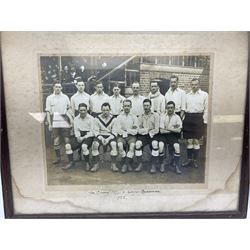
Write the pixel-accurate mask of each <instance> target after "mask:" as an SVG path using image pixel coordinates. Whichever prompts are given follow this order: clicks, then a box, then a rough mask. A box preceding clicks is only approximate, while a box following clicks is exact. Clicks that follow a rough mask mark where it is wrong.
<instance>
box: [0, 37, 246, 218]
mask: <svg viewBox="0 0 250 250" xmlns="http://www.w3.org/2000/svg"><path fill="white" fill-rule="evenodd" d="M1 43H2V64H3V76H4V91H5V93H4V94H5V105H6V120H7V129H8V142H9V155H10V170H11V185H12V186H11V188H12V196H13V214H12V215H13V216H25V215H31V216H39V215H44V216H45V217H46V216H49V215H54V216H56V215H57V216H58V215H59V216H62V217H64V216H65V217H67V214H68V215H69V214H71V215H72V216H74V214H75V215H76V216H80V217H81V216H84V215H89V216H95V215H97V216H98V215H102V214H106V215H107V216H112V214H120V215H121V216H122V215H124V216H125V215H127V216H129V214H133V213H136V214H137V215H138V216H140V215H144V216H146V215H147V214H152V213H154V214H157V215H159V216H160V215H161V214H162V215H167V214H168V213H169V212H172V213H177V214H180V216H181V214H191V213H193V214H194V216H195V214H196V213H197V214H199V213H200V214H204V215H206V214H209V213H211V212H218V213H227V212H230V211H232V212H234V211H235V212H237V211H238V210H239V206H240V205H239V204H240V180H241V178H240V177H241V170H242V167H241V166H242V145H243V136H244V114H245V102H246V89H247V73H248V70H247V62H248V34H247V33H246V32H162V33H150V32H149V33H140V32H138V33H135V32H131V33H129V32H128V33H116V32H113V33H112V32H111V33H98V32H96V33H84V32H3V33H2V34H1ZM199 55H205V56H209V58H210V67H209V79H208V93H209V109H208V111H209V112H208V128H207V143H206V162H205V170H204V180H203V181H201V182H193V183H191V182H189V181H188V180H187V181H186V182H185V181H183V182H178V181H176V182H171V181H170V182H168V181H167V180H168V179H167V178H168V177H166V183H164V182H162V181H159V182H158V181H157V180H154V181H153V183H151V181H149V182H147V180H145V181H144V182H143V183H136V181H135V183H130V182H129V181H128V182H127V183H122V184H116V183H115V181H114V182H112V181H111V182H108V184H107V182H105V181H103V184H102V183H101V184H100V183H99V182H98V181H97V180H95V178H94V177H93V181H92V183H88V184H84V183H82V184H80V185H79V184H74V183H73V184H72V183H71V182H70V180H67V178H68V176H69V174H68V173H64V175H65V176H64V177H65V179H66V181H65V182H64V183H63V184H61V185H60V183H59V184H58V183H57V184H55V183H54V184H52V185H51V184H50V183H49V181H48V180H49V176H48V175H50V172H49V171H48V160H47V158H48V153H46V150H47V145H46V141H45V133H46V132H45V130H44V123H43V115H42V113H43V112H44V97H43V93H42V90H43V89H42V84H43V83H42V81H41V56H48V57H49V56H51V57H52V56H56V57H59V56H72V57H77V56H78V57H87V56H90V57H91V56H96V57H98V56H113V57H119V56H120V57H121V56H137V57H153V56H166V57H167V56H170V57H171V56H172V57H174V56H183V57H184V56H199ZM104 66H105V64H104ZM147 67H149V66H147V65H144V70H145V68H147ZM155 67H156V66H155ZM158 67H161V66H160V65H158ZM184 70H185V69H184ZM173 71H174V69H173ZM184 73H185V72H184ZM39 112H40V113H41V116H40V122H39V121H38V120H39V119H38V118H37V117H36V119H34V115H33V116H31V115H30V113H32V114H35V113H39ZM38 116H39V115H38ZM58 171H59V170H58ZM83 175H84V173H83ZM166 176H167V174H166ZM112 178H114V177H112ZM155 178H156V177H155ZM67 181H68V184H67ZM65 183H66V184H65ZM95 183H98V185H96V184H95Z"/></svg>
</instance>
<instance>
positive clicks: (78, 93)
mask: <svg viewBox="0 0 250 250" xmlns="http://www.w3.org/2000/svg"><path fill="white" fill-rule="evenodd" d="M76 94H77V95H86V92H85V91H83V92H82V93H80V92H79V91H77V92H76Z"/></svg>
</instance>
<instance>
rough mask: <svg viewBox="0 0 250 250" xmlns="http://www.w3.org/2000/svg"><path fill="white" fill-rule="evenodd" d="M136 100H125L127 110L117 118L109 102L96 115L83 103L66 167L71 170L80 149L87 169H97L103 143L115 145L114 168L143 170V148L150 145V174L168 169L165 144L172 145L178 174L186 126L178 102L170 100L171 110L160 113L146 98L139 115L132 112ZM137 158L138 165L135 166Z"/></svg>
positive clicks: (171, 153)
mask: <svg viewBox="0 0 250 250" xmlns="http://www.w3.org/2000/svg"><path fill="white" fill-rule="evenodd" d="M131 106H132V103H131V101H130V100H125V101H124V102H123V112H122V113H121V114H120V115H119V116H118V117H117V118H115V117H114V116H112V115H111V114H110V105H109V103H104V104H103V105H102V108H101V109H102V113H101V114H100V115H98V116H97V117H96V118H93V117H92V116H91V115H89V114H88V109H87V105H86V104H84V103H82V104H80V105H79V115H78V116H77V117H75V119H74V132H75V136H74V138H73V139H72V140H71V141H70V142H69V143H67V144H66V145H65V149H66V154H67V156H68V159H69V163H68V164H67V165H66V166H64V167H62V168H63V169H69V168H71V167H73V166H74V161H73V151H75V150H80V152H81V159H84V161H85V163H86V170H87V171H89V170H90V171H91V172H96V171H97V170H98V169H99V167H100V165H99V162H100V156H99V154H100V152H99V149H100V146H103V148H104V150H105V149H106V148H107V147H108V146H109V147H110V148H111V151H110V155H111V169H112V170H113V171H119V170H121V172H122V173H126V172H127V171H135V172H140V171H141V170H142V168H143V165H142V150H143V147H144V146H146V145H149V146H150V149H151V164H150V165H151V169H150V173H155V172H156V171H157V167H158V165H159V171H160V172H162V173H163V172H164V171H165V167H164V162H163V160H164V147H165V146H167V145H169V146H168V148H169V151H170V155H171V157H173V161H172V163H173V166H174V167H175V169H176V173H177V174H181V170H180V167H179V165H180V145H179V138H180V132H181V129H182V120H181V118H180V117H179V116H178V115H176V114H175V112H174V109H175V103H174V102H172V101H170V102H168V103H167V105H166V109H167V112H166V113H165V114H164V115H162V116H159V114H157V113H155V112H151V100H149V99H145V100H144V101H143V108H144V114H142V115H141V116H139V117H136V116H135V115H134V114H132V113H130V109H131ZM90 148H91V151H92V162H93V165H92V167H90V163H89V150H90ZM118 154H119V155H120V156H121V169H119V168H118V167H117V165H116V158H117V156H118ZM133 158H135V159H136V163H137V166H136V167H135V168H134V169H132V161H133Z"/></svg>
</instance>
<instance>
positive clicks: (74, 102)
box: [70, 80, 90, 116]
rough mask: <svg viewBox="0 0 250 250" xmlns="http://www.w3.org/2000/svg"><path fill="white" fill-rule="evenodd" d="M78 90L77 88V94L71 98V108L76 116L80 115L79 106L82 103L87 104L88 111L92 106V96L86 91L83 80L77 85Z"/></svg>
mask: <svg viewBox="0 0 250 250" xmlns="http://www.w3.org/2000/svg"><path fill="white" fill-rule="evenodd" d="M76 88H77V92H76V93H75V94H74V95H73V96H72V97H71V98H70V104H71V108H72V111H73V113H74V116H77V115H78V114H79V112H78V106H79V104H80V103H85V104H86V105H87V107H88V109H89V105H90V95H89V94H87V93H86V92H85V91H84V90H85V83H84V82H83V81H82V80H81V81H78V82H77V84H76Z"/></svg>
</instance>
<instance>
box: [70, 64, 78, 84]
mask: <svg viewBox="0 0 250 250" xmlns="http://www.w3.org/2000/svg"><path fill="white" fill-rule="evenodd" d="M77 77H78V75H77V73H76V68H75V67H71V69H70V76H69V82H71V83H77V80H76V78H77Z"/></svg>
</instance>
